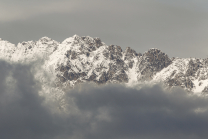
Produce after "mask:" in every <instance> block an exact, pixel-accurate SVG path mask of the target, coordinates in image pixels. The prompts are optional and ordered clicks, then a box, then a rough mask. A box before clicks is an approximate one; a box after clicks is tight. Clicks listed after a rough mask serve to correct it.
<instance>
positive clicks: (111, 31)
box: [0, 0, 208, 58]
mask: <svg viewBox="0 0 208 139" xmlns="http://www.w3.org/2000/svg"><path fill="white" fill-rule="evenodd" d="M207 7H208V1H207V0H174V1H172V0H44V1H43V0H18V1H16V0H1V1H0V38H2V39H4V40H8V41H10V42H11V43H15V44H17V43H18V42H22V41H29V40H38V39H39V38H41V37H43V36H48V37H50V38H52V39H54V40H57V41H60V42H62V41H63V40H64V39H66V38H68V37H71V36H73V35H74V34H77V35H79V36H91V37H100V38H101V40H102V41H103V42H105V43H106V44H108V45H110V44H115V45H120V46H121V47H122V48H123V49H125V48H126V47H128V46H129V47H132V48H133V49H135V50H136V51H137V52H141V53H143V52H144V51H146V50H148V49H149V48H159V49H161V50H162V51H163V52H165V53H167V54H168V55H169V56H170V57H172V56H176V57H177V56H178V57H202V58H205V57H207V56H208V53H207V52H208V8H207Z"/></svg>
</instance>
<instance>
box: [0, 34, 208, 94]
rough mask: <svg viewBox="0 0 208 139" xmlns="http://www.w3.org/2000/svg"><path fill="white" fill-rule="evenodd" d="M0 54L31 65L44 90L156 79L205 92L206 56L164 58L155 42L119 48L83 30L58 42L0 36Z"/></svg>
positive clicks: (207, 77) (169, 85) (207, 76)
mask: <svg viewBox="0 0 208 139" xmlns="http://www.w3.org/2000/svg"><path fill="white" fill-rule="evenodd" d="M0 59H1V60H6V61H7V62H10V63H21V64H26V65H32V66H33V71H34V72H35V78H36V79H37V80H38V81H40V82H41V84H42V86H43V88H45V90H44V91H46V92H48V93H50V92H51V91H54V92H55V91H57V90H59V91H60V90H62V89H70V88H73V87H74V86H75V85H77V84H80V83H85V82H93V83H95V84H98V85H100V84H106V83H124V84H126V85H127V86H134V85H137V84H139V83H153V84H154V83H162V84H164V85H165V86H166V87H167V88H170V89H171V88H173V87H181V88H183V89H184V90H186V91H188V92H192V93H195V94H203V95H206V94H207V92H208V59H207V58H206V59H201V58H178V57H172V58H170V57H169V56H168V55H167V54H165V53H164V52H162V51H161V50H159V49H156V48H151V49H149V50H148V51H146V52H143V53H139V52H136V51H135V50H133V49H132V48H130V47H127V48H126V49H125V50H122V48H121V47H120V46H117V45H106V44H105V43H104V42H102V41H101V39H99V38H92V37H89V36H84V37H80V36H77V35H74V36H73V37H70V38H67V39H65V40H64V41H63V42H61V43H60V42H57V41H55V40H52V39H51V38H48V37H43V38H41V39H39V40H38V41H28V42H22V43H18V44H17V45H14V44H12V43H10V42H8V41H5V40H2V39H0ZM37 61H38V62H37ZM45 75H47V76H45ZM51 84H52V85H53V88H51V87H49V85H51ZM49 88H50V89H49ZM56 95H57V94H56Z"/></svg>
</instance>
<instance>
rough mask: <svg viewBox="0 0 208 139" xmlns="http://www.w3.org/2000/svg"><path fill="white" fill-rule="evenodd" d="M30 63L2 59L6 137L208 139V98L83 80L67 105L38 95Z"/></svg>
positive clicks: (1, 121)
mask: <svg viewBox="0 0 208 139" xmlns="http://www.w3.org/2000/svg"><path fill="white" fill-rule="evenodd" d="M40 89H41V87H40V85H39V84H38V83H37V82H36V81H35V79H34V77H33V73H32V72H31V70H30V66H25V65H20V64H13V65H11V64H9V63H6V62H3V61H1V62H0V90H1V91H0V137H1V138H2V139H14V138H16V139H49V138H50V139H66V138H70V139H98V138H99V139H106V138H108V139H136V138H141V139H153V138H154V139H166V138H169V139H175V138H178V139H199V138H200V139H206V138H207V137H208V133H207V128H208V111H207V108H208V99H207V98H206V97H199V96H193V95H189V94H188V93H187V92H184V91H183V90H181V89H175V90H172V92H169V91H165V90H164V89H163V88H162V87H161V86H160V85H155V86H143V87H142V88H140V89H138V88H128V87H125V86H122V85H117V84H111V85H103V86H94V85H90V84H87V85H82V86H77V87H76V88H75V89H73V90H70V91H69V92H67V93H66V95H65V96H64V97H65V103H66V104H68V105H66V107H65V111H62V110H60V111H57V110H54V109H53V110H52V108H55V107H56V104H55V103H54V104H53V103H51V102H46V101H45V99H44V98H43V97H40V96H39V95H38V91H40Z"/></svg>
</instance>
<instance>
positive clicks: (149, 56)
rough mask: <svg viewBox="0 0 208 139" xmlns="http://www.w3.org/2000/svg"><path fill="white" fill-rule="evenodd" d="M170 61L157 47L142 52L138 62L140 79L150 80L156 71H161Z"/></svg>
mask: <svg viewBox="0 0 208 139" xmlns="http://www.w3.org/2000/svg"><path fill="white" fill-rule="evenodd" d="M171 63H172V61H171V60H170V58H169V57H168V56H167V55H166V54H165V53H162V52H161V51H160V50H158V49H150V50H149V51H148V52H146V53H144V54H143V55H142V58H141V62H140V64H139V70H140V71H141V75H142V77H141V80H151V79H152V77H153V75H154V74H155V73H156V72H159V71H161V70H162V69H163V68H165V67H167V66H169V65H170V64H171Z"/></svg>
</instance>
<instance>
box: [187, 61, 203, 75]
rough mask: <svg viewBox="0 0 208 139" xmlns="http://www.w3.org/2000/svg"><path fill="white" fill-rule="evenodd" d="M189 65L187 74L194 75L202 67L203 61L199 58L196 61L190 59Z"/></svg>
mask: <svg viewBox="0 0 208 139" xmlns="http://www.w3.org/2000/svg"><path fill="white" fill-rule="evenodd" d="M188 65H189V66H188V70H187V71H186V76H194V75H195V73H196V72H197V70H198V69H199V68H201V67H202V63H201V62H200V61H199V59H197V60H196V61H193V60H190V61H189V64H188Z"/></svg>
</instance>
